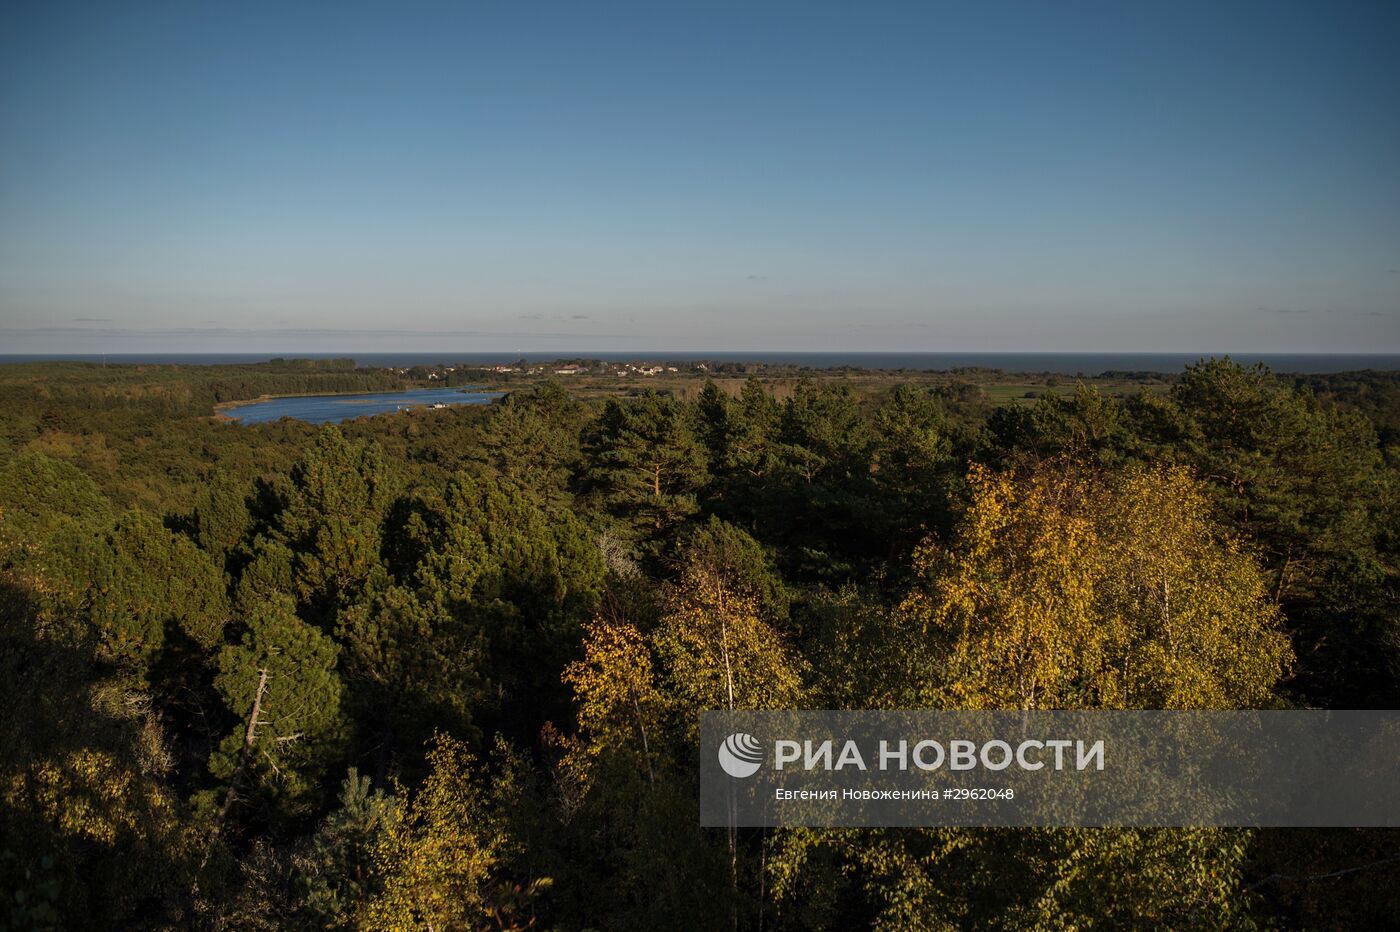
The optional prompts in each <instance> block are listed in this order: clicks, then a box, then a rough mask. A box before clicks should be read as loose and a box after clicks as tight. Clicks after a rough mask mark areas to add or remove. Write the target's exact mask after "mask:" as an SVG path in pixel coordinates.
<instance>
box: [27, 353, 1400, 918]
mask: <svg viewBox="0 0 1400 932" xmlns="http://www.w3.org/2000/svg"><path fill="white" fill-rule="evenodd" d="M847 375H849V374H848V373H843V374H838V375H830V374H826V375H824V374H822V373H809V374H807V375H803V376H800V377H792V378H784V379H783V380H781V384H778V382H777V381H774V380H764V379H760V378H757V377H754V376H750V377H749V378H747V379H743V378H739V377H732V376H726V377H723V378H715V379H701V378H698V377H697V378H695V379H692V380H690V382H688V383H686V388H685V390H675V389H674V387H673V389H672V390H665V391H651V390H644V389H638V390H634V391H625V392H624V391H611V392H602V391H593V390H588V391H580V390H577V389H575V388H573V387H565V386H562V385H560V384H557V383H555V382H550V381H544V380H533V381H520V382H518V383H515V384H511V385H508V386H505V387H507V388H509V389H510V391H509V392H508V393H507V394H506V395H505V396H504V397H503V398H502V399H501V400H499V401H498V402H497V403H495V404H492V405H487V406H480V407H461V408H451V409H447V410H434V411H407V412H403V413H399V414H394V415H384V416H379V417H373V418H360V419H357V420H353V421H347V422H345V423H343V424H341V425H338V426H324V427H315V426H312V425H308V424H303V423H300V422H296V421H290V420H284V421H280V422H277V423H272V424H263V425H255V426H246V427H245V426H241V425H239V424H236V423H232V422H229V421H227V420H225V419H220V418H217V417H215V416H214V414H215V406H216V405H218V404H220V403H223V402H227V401H230V400H235V399H244V398H256V397H259V396H263V395H272V394H293V393H310V392H340V391H367V390H389V389H396V388H403V387H406V386H408V385H410V384H412V382H413V379H414V374H413V373H402V372H396V371H393V370H363V369H356V368H354V366H353V363H350V362H349V361H322V362H317V363H309V362H305V361H295V360H274V361H272V362H270V363H267V364H264V365H261V366H233V367H189V366H160V367H146V366H123V367H112V368H110V369H108V368H100V367H95V366H80V365H75V364H53V365H45V366H39V365H28V366H17V367H6V368H5V369H3V370H0V691H3V693H4V695H3V697H2V698H0V927H13V928H94V929H98V928H101V929H107V928H113V927H135V928H144V927H160V928H168V927H200V928H211V929H257V928H303V927H304V928H318V929H324V928H365V929H415V928H424V929H427V928H434V929H486V928H490V929H524V928H531V927H538V928H560V929H579V930H582V929H589V928H607V929H632V928H635V929H656V928H726V929H732V928H736V927H743V928H756V927H770V928H783V929H804V928H813V929H820V928H832V927H855V928H864V927H873V928H886V929H906V928H926V929H951V928H959V927H964V926H975V927H986V928H1008V929H1012V928H1024V927H1045V926H1051V925H1054V926H1056V927H1066V928H1069V927H1084V928H1087V927H1091V926H1094V927H1100V926H1109V927H1117V926H1130V927H1147V926H1167V927H1181V926H1186V925H1206V926H1210V927H1240V928H1245V927H1257V926H1270V925H1285V926H1301V927H1310V926H1318V927H1329V928H1330V927H1347V926H1350V927H1367V926H1371V927H1375V926H1376V925H1377V924H1379V923H1383V922H1385V921H1387V920H1390V921H1393V917H1394V915H1396V913H1397V911H1400V892H1397V891H1400V860H1397V858H1400V839H1397V837H1396V835H1395V833H1394V832H1388V831H1361V830H1341V829H1337V830H1310V831H1306V832H1304V831H1284V830H1264V831H1244V830H1220V829H1211V830H1204V829H1150V830H1149V829H1095V830H1041V829H1037V830H1015V831H1011V830H995V831H993V830H969V829H958V830H953V829H946V830H944V829H940V830H933V829H930V830H912V829H910V830H878V829H867V830H811V829H784V830H757V829H754V830H744V831H740V832H738V833H737V834H736V835H730V834H728V833H726V832H725V831H723V830H711V829H702V828H701V827H700V826H699V824H698V820H697V817H696V780H697V768H696V762H695V735H696V727H697V716H698V712H699V711H700V710H704V709H716V708H738V709H781V708H798V709H822V708H939V709H1234V708H1239V709H1273V708H1396V707H1400V533H1397V528H1400V522H1398V521H1397V516H1400V507H1397V505H1398V504H1400V500H1397V494H1400V482H1398V481H1397V480H1400V434H1397V425H1400V374H1396V373H1349V374H1343V375H1338V376H1309V377H1306V378H1303V377H1289V376H1281V375H1276V374H1274V373H1271V372H1269V371H1267V370H1266V369H1264V368H1261V367H1245V366H1241V365H1238V364H1236V363H1234V362H1232V361H1230V360H1228V359H1220V360H1207V361H1203V362H1201V363H1199V364H1197V365H1194V366H1190V367H1188V368H1187V369H1186V370H1185V371H1184V372H1183V373H1180V374H1179V375H1178V376H1174V377H1172V378H1171V379H1167V380H1161V381H1160V382H1154V383H1152V384H1142V385H1137V384H1133V385H1130V386H1129V387H1128V389H1127V390H1124V391H1119V392H1110V391H1106V390H1105V389H1104V386H1103V385H1101V384H1099V383H1097V382H1095V381H1094V380H1088V381H1086V382H1082V383H1080V384H1078V385H1070V386H1062V387H1061V388H1060V389H1057V390H1047V391H1045V392H1043V393H1040V394H1038V396H1037V397H1034V398H1024V397H1021V398H1015V399H1009V400H1002V401H1001V402H1000V403H993V402H992V400H991V399H990V398H989V396H988V395H987V393H986V392H985V391H983V390H982V389H981V388H979V386H978V385H977V384H975V383H972V382H969V381H967V380H965V379H960V378H956V377H948V378H943V379H941V380H936V381H935V380H917V379H915V380H910V379H906V378H903V377H900V376H896V375H894V374H884V375H880V376H878V377H876V376H869V377H866V378H863V379H861V380H852V379H850V378H847V377H846V376H847ZM455 384H465V383H464V382H463V381H462V379H460V378H459V379H458V380H457V382H456V383H455ZM1318 878H1328V879H1327V880H1326V881H1325V882H1324V881H1320V880H1319V879H1318Z"/></svg>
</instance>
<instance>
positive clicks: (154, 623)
mask: <svg viewBox="0 0 1400 932" xmlns="http://www.w3.org/2000/svg"><path fill="white" fill-rule="evenodd" d="M90 578H91V580H92V584H91V589H90V591H89V596H88V603H89V605H90V609H89V611H90V615H91V619H92V624H93V626H94V627H95V628H96V630H97V631H98V632H99V634H100V636H101V638H102V643H103V645H104V646H105V648H106V649H107V650H109V651H110V652H111V653H112V655H113V656H115V657H117V658H120V659H122V660H124V661H129V662H132V663H135V664H136V665H137V667H138V669H139V668H141V667H143V666H144V664H145V663H147V662H149V659H150V657H151V656H152V654H154V653H155V652H156V651H157V650H159V649H160V648H161V647H162V645H163V644H164V643H165V639H166V637H167V633H168V631H169V630H170V629H172V628H173V629H175V630H178V631H179V632H180V633H182V634H184V635H185V636H187V637H189V638H190V639H192V640H193V641H194V642H195V643H196V644H198V645H199V646H200V647H201V648H203V649H205V650H211V649H213V648H214V647H216V646H217V645H218V644H219V643H220V642H221V640H222V638H223V628H224V624H225V623H226V622H227V620H228V616H229V607H228V600H227V598H226V596H225V592H224V580H223V576H222V574H221V573H220V572H219V570H218V569H217V568H216V567H215V566H214V563H213V562H212V561H211V560H210V558H209V556H208V555H206V554H205V553H204V552H203V551H201V550H200V549H199V548H198V547H197V546H196V545H195V544H194V543H193V542H191V541H190V540H189V539H188V538H185V537H182V536H180V535H177V534H172V533H171V532H170V531H168V530H166V529H165V527H164V526H163V525H162V524H161V523H160V521H158V520H157V519H156V518H154V517H151V516H150V515H147V514H143V513H141V512H135V511H133V512H128V513H126V514H124V515H122V517H121V518H119V519H118V520H117V523H116V525H115V527H113V528H112V529H111V530H110V531H108V532H107V533H106V534H104V535H102V537H101V538H99V543H98V544H97V546H96V547H95V548H94V549H93V551H92V567H91V570H90Z"/></svg>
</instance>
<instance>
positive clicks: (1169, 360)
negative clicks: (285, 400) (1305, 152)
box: [0, 350, 1400, 376]
mask: <svg viewBox="0 0 1400 932" xmlns="http://www.w3.org/2000/svg"><path fill="white" fill-rule="evenodd" d="M1223 355H1226V354H1223V353H1209V352H1200V353H993V352H982V353H933V352H920V353H902V352H888V353H841V352H828V353H812V352H783V351H775V350H754V351H738V352H736V351H714V352H706V351H700V350H695V351H686V352H675V351H668V350H661V351H654V352H621V353H606V352H571V351H560V352H547V353H524V354H522V353H479V352H451V351H445V350H444V351H440V352H433V353H293V352H287V353H121V354H117V353H112V354H108V355H106V356H101V355H92V354H72V355H65V354H61V353H58V354H51V355H50V354H44V355H38V354H36V355H15V354H0V364H5V363H23V362H44V361H72V362H89V363H104V362H105V363H107V364H109V365H119V364H120V365H129V364H146V365H160V364H180V365H229V364H239V363H243V364H247V363H258V362H267V361H268V360H269V359H272V358H274V357H277V356H281V357H283V358H287V359H292V358H296V359H336V358H347V357H348V358H352V359H354V360H355V363H356V365H358V366H368V367H386V366H392V367H407V366H419V365H425V366H438V365H441V366H454V365H465V366H490V365H500V364H510V363H514V362H517V361H519V360H522V359H523V360H525V361H526V362H527V363H545V362H553V361H555V360H566V359H599V360H603V361H605V362H633V363H641V362H651V363H675V362H721V363H723V362H728V363H762V364H766V365H774V366H798V367H805V368H809V369H841V368H851V369H886V370H905V371H922V372H928V371H934V372H947V371H950V370H953V369H1000V370H1002V371H1003V372H1036V373H1038V372H1050V373H1055V374H1059V375H1084V376H1094V375H1099V374H1101V373H1104V372H1161V373H1177V372H1180V371H1181V370H1182V368H1183V367H1185V366H1187V365H1190V364H1192V363H1195V362H1198V361H1200V360H1202V359H1206V358H1210V357H1211V356H1223ZM1228 355H1229V356H1230V358H1231V359H1234V360H1235V361H1236V362H1240V363H1244V364H1248V365H1253V364H1254V363H1263V364H1264V365H1266V366H1268V367H1269V368H1270V369H1272V370H1274V371H1275V372H1284V373H1304V374H1318V373H1329V372H1355V371H1359V370H1363V369H1379V370H1392V371H1394V370H1400V354H1395V353H1354V354H1315V353H1231V354H1228Z"/></svg>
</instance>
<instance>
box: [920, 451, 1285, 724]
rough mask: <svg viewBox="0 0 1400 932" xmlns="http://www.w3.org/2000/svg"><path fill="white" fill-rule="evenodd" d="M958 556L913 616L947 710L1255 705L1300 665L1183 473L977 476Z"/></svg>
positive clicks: (1258, 587)
mask: <svg viewBox="0 0 1400 932" xmlns="http://www.w3.org/2000/svg"><path fill="white" fill-rule="evenodd" d="M969 483H970V486H971V489H972V504H971V506H970V508H969V509H968V511H967V514H966V516H965V517H964V519H963V521H962V523H961V525H960V527H959V529H958V532H957V535H956V537H955V539H954V540H953V541H952V544H951V546H949V547H946V548H944V547H940V546H939V545H937V544H936V543H934V542H926V543H925V544H924V545H923V546H922V547H921V548H920V549H919V551H918V553H917V554H916V557H915V568H916V570H917V571H918V572H919V573H920V574H921V575H922V576H923V579H924V585H922V586H920V587H918V588H917V589H916V590H915V591H914V592H913V593H912V594H910V595H909V597H908V598H907V599H906V600H905V602H904V604H903V606H902V611H904V612H906V613H908V616H909V617H910V618H911V619H912V620H914V621H915V622H916V623H918V624H920V625H922V629H923V632H924V636H925V637H926V638H928V639H929V640H930V641H931V642H932V644H933V645H934V647H935V650H934V655H935V656H936V657H939V658H941V669H939V670H937V671H935V672H934V674H933V676H932V677H931V678H930V681H929V684H928V689H927V692H928V695H927V700H928V701H929V703H930V704H931V705H934V706H937V707H943V708H967V709H1066V708H1108V709H1114V708H1119V709H1122V708H1163V709H1188V708H1254V707H1259V706H1265V705H1269V704H1271V703H1272V702H1273V701H1274V699H1273V688H1274V686H1275V684H1276V683H1277V682H1278V680H1279V679H1280V677H1281V676H1282V675H1283V674H1284V673H1285V671H1286V670H1287V668H1288V664H1289V662H1290V661H1291V653H1290V649H1289V646H1288V641H1287V638H1286V637H1285V636H1284V634H1283V633H1282V632H1281V631H1280V630H1279V619H1280V615H1279V611H1278V609H1277V607H1276V606H1275V605H1274V604H1273V602H1272V601H1271V600H1270V598H1269V593H1268V590H1267V587H1266V584H1265V580H1264V577H1263V574H1262V573H1261V571H1260V570H1259V568H1258V566H1257V565H1256V563H1255V562H1254V560H1253V559H1252V558H1251V557H1250V556H1249V555H1248V554H1247V553H1245V552H1243V551H1242V550H1241V548H1240V547H1239V545H1238V544H1237V543H1235V542H1234V541H1231V540H1230V539H1228V538H1227V537H1225V536H1224V535H1223V534H1222V533H1221V532H1220V530H1219V529H1218V528H1217V527H1216V525H1215V524H1214V522H1213V521H1212V519H1211V516H1210V512H1209V505H1208V502H1207V500H1206V498H1205V496H1204V494H1203V492H1202V490H1201V487H1200V486H1199V485H1198V484H1197V482H1196V481H1195V480H1194V479H1193V478H1192V476H1191V475H1190V474H1189V473H1188V472H1187V471H1186V470H1184V469H1180V468H1167V467H1157V468H1143V467H1134V468H1131V469H1128V470H1125V471H1123V472H1120V473H1117V474H1109V475H1104V474H1097V473H1085V472H1081V471H1078V470H1076V469H1074V468H1071V467H1069V466H1067V465H1065V464H1063V463H1059V462H1056V463H1051V464H1046V465H1042V466H1040V467H1037V468H1036V469H1035V470H1033V471H1031V472H1029V473H1027V474H1022V475H1013V474H1010V473H996V472H992V471H989V470H986V469H983V468H974V469H973V470H972V472H971V474H970V476H969Z"/></svg>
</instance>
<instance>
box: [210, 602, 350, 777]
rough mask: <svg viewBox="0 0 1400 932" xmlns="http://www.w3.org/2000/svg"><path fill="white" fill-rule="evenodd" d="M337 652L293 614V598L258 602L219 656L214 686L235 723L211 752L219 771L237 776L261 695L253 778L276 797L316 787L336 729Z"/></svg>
mask: <svg viewBox="0 0 1400 932" xmlns="http://www.w3.org/2000/svg"><path fill="white" fill-rule="evenodd" d="M339 653H340V649H339V647H337V646H336V644H335V642H333V641H332V640H331V639H330V638H328V637H326V636H325V635H324V634H322V633H321V632H320V631H318V630H316V628H315V627H314V626H312V625H309V624H307V623H306V622H304V621H301V620H300V619H298V618H297V617H296V614H295V612H294V610H293V604H292V602H291V600H290V599H289V598H287V597H285V596H283V597H282V598H280V599H276V600H272V601H269V602H266V603H264V604H262V605H260V606H258V607H257V608H255V609H254V610H253V612H252V614H251V615H250V616H249V617H248V618H247V631H246V632H245V633H244V635H243V638H242V640H241V641H240V643H238V644H237V645H230V646H228V647H225V648H224V649H223V651H222V652H220V654H219V657H218V671H219V672H218V675H217V676H216V677H215V678H214V687H215V689H217V690H218V692H219V695H220V696H221V697H222V698H223V701H224V704H225V705H226V706H227V707H228V710H229V712H231V713H232V714H233V715H234V716H236V717H237V721H238V726H237V727H236V728H234V730H233V731H232V732H231V733H230V734H229V735H228V737H227V738H225V739H224V741H223V742H222V743H221V744H220V746H219V750H218V751H217V752H216V753H215V754H214V755H213V756H212V757H211V758H210V770H211V771H212V772H213V773H214V775H215V776H216V777H219V778H221V779H224V780H228V779H230V778H232V777H233V776H234V773H235V771H236V770H237V767H238V761H239V758H240V754H241V753H242V749H243V747H244V744H245V742H246V741H247V739H248V734H249V725H250V723H254V720H253V705H254V701H255V700H258V714H257V719H256V722H255V723H254V727H253V732H252V741H253V743H252V745H251V746H250V748H249V751H250V753H249V760H248V762H247V764H248V767H249V769H250V771H251V773H252V774H253V775H254V776H255V782H256V785H257V786H259V787H260V788H262V789H265V790H267V791H268V792H270V793H271V794H273V795H274V796H278V797H283V796H285V797H296V796H298V795H301V794H303V793H306V792H307V791H309V790H313V789H315V788H316V780H317V779H318V777H319V774H320V771H321V770H322V769H323V768H324V767H325V766H326V765H327V764H328V755H329V754H330V753H331V752H332V751H333V750H334V744H335V742H336V740H337V739H338V737H339V730H340V724H341V720H340V696H341V683H340V678H339V676H337V674H336V672H335V666H336V658H337V656H338V654H339ZM264 676H265V681H264ZM260 684H261V685H262V690H261V692H259V686H260Z"/></svg>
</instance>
